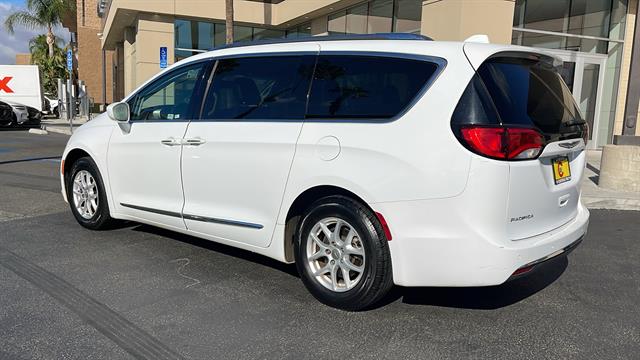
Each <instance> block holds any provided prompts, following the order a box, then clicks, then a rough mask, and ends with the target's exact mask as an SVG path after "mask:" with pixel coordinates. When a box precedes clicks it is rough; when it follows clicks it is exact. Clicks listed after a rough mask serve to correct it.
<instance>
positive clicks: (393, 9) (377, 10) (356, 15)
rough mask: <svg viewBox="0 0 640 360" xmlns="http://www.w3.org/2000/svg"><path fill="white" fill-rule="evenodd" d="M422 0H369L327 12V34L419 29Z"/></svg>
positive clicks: (415, 31)
mask: <svg viewBox="0 0 640 360" xmlns="http://www.w3.org/2000/svg"><path fill="white" fill-rule="evenodd" d="M421 20H422V0H372V1H368V2H365V3H362V4H359V5H356V6H353V7H350V8H347V9H345V10H341V11H338V12H335V13H333V14H331V15H329V22H328V32H329V34H367V33H368V34H374V33H382V32H391V31H394V32H408V33H416V34H417V33H420V27H421Z"/></svg>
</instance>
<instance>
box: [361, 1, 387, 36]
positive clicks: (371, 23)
mask: <svg viewBox="0 0 640 360" xmlns="http://www.w3.org/2000/svg"><path fill="white" fill-rule="evenodd" d="M392 25H393V0H373V1H372V2H370V3H369V19H368V22H367V30H368V32H369V34H375V33H386V32H390V31H391V27H392Z"/></svg>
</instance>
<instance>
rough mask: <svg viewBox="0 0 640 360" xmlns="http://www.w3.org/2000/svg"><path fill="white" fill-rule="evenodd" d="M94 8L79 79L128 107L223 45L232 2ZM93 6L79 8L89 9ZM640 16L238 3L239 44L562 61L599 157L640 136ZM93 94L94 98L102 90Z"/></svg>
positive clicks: (609, 1)
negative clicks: (334, 37)
mask: <svg viewBox="0 0 640 360" xmlns="http://www.w3.org/2000/svg"><path fill="white" fill-rule="evenodd" d="M93 1H95V2H96V4H95V5H96V7H97V9H98V12H97V14H95V12H94V13H92V14H89V15H87V14H84V10H83V15H82V16H83V19H85V18H86V16H94V17H95V16H96V15H97V17H98V18H99V23H100V26H99V27H96V30H97V31H95V30H92V32H91V34H89V35H87V37H92V38H91V39H87V42H95V43H97V44H99V46H97V47H96V46H92V47H91V50H87V51H85V52H83V50H82V47H83V41H82V37H79V50H78V69H79V74H80V78H81V79H82V73H83V70H84V73H86V74H87V76H90V77H93V78H94V80H95V79H97V80H102V81H103V84H102V87H105V85H106V87H105V88H106V92H107V94H105V95H107V96H106V98H107V102H111V101H117V100H119V99H122V98H123V97H124V96H125V94H128V93H129V92H131V91H132V90H133V89H135V88H136V87H137V86H138V85H140V84H141V83H143V82H144V81H146V80H147V79H149V78H150V77H151V76H153V75H154V74H156V73H157V72H159V71H160V70H161V67H163V66H164V62H165V61H166V63H168V64H169V65H170V64H172V63H174V62H176V61H179V60H181V59H184V58H187V57H189V56H192V55H194V54H198V53H202V52H205V51H207V50H209V49H212V48H215V47H217V46H221V45H224V42H225V22H224V19H225V0H158V1H147V0H111V1H109V0H93ZM93 1H91V0H82V1H80V0H79V1H78V3H81V4H82V6H83V9H84V7H86V6H87V5H86V4H87V3H91V4H92V3H93ZM92 5H93V4H92ZM637 8H638V0H368V1H366V0H234V13H235V14H234V21H235V22H234V24H235V26H234V38H235V41H236V42H241V41H252V40H259V39H271V38H299V37H305V36H317V35H327V34H363V33H380V32H408V33H416V34H423V35H427V36H429V37H431V38H433V39H435V40H458V41H461V40H464V39H466V38H467V37H469V36H471V35H474V34H486V35H488V36H489V38H490V40H491V42H494V43H503V44H517V45H523V46H529V47H535V48H541V49H544V50H545V51H547V52H549V53H551V54H553V55H555V56H557V57H559V58H560V59H562V60H563V66H562V72H563V77H564V79H565V81H566V82H567V84H568V86H569V87H570V88H571V90H572V92H573V94H574V97H575V98H576V100H577V103H578V104H579V106H580V108H581V110H582V112H583V114H584V116H585V118H586V119H587V120H588V121H589V123H590V125H591V127H590V128H591V130H592V134H591V139H592V141H591V145H592V147H600V146H602V145H605V144H608V143H612V142H613V140H614V135H621V134H622V133H623V128H625V127H629V129H630V130H629V129H626V130H625V134H629V131H633V132H637V133H638V135H640V126H638V127H636V126H633V127H631V126H626V125H625V124H626V123H627V122H625V119H626V118H628V117H629V116H628V114H629V113H630V112H633V113H634V115H636V114H637V112H638V107H637V104H638V103H637V100H635V101H634V100H633V98H634V97H633V96H630V97H629V98H630V99H631V101H629V103H630V104H631V103H634V102H635V106H633V107H635V109H633V111H631V110H630V109H627V106H626V105H627V102H628V101H627V98H628V96H627V92H628V90H629V86H628V85H629V74H630V68H632V66H631V64H632V52H633V43H634V28H635V23H636V14H637V11H638V10H637ZM80 16H81V15H80V14H78V19H79V20H80ZM84 21H85V22H86V20H84ZM79 22H80V21H79ZM100 48H101V49H102V50H104V54H105V57H106V59H104V60H103V61H101V62H100V63H101V64H102V65H103V66H104V67H106V68H107V69H105V70H104V71H103V73H104V75H103V76H102V77H98V76H96V75H97V73H98V71H97V69H96V67H95V66H94V65H83V63H86V64H89V63H91V62H93V63H95V62H96V59H100V57H101V54H100V52H101V50H100ZM633 58H635V57H633ZM165 59H166V60H165ZM636 62H639V63H640V60H636ZM83 67H84V69H83ZM631 84H634V82H631ZM638 86H640V85H638ZM94 88H95V89H91V88H90V91H92V93H93V94H94V97H96V96H95V95H96V94H98V93H101V91H102V89H101V88H100V87H98V86H94ZM633 93H634V91H631V93H630V94H631V95H633ZM98 98H100V97H99V96H98ZM98 102H99V101H98ZM625 110H626V112H627V116H625Z"/></svg>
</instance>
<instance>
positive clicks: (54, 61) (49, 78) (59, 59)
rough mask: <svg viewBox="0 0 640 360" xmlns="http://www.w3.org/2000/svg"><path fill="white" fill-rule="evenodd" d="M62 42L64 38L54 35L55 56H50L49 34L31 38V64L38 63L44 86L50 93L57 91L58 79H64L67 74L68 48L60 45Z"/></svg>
mask: <svg viewBox="0 0 640 360" xmlns="http://www.w3.org/2000/svg"><path fill="white" fill-rule="evenodd" d="M62 43H63V41H62V39H60V38H58V37H55V36H54V38H53V56H49V49H50V47H49V42H48V39H47V35H38V36H36V37H34V38H33V39H31V40H29V51H30V52H31V64H33V65H38V67H39V69H40V74H41V76H42V87H43V88H44V90H45V92H46V93H49V94H56V93H57V88H58V84H57V80H56V79H58V78H60V79H64V78H65V77H66V76H67V70H66V56H65V53H66V49H65V48H61V47H60V45H61V44H62Z"/></svg>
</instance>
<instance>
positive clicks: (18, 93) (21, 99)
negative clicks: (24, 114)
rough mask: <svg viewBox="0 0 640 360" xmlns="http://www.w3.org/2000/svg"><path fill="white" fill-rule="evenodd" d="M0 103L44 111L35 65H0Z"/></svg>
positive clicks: (38, 76)
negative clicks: (15, 104) (20, 105)
mask: <svg viewBox="0 0 640 360" xmlns="http://www.w3.org/2000/svg"><path fill="white" fill-rule="evenodd" d="M0 101H5V102H10V103H17V104H22V105H26V106H29V107H32V108H34V109H36V110H38V111H40V112H42V111H45V103H44V102H45V101H46V99H45V98H44V96H43V91H42V82H41V81H40V71H39V69H38V66H36V65H0Z"/></svg>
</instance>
